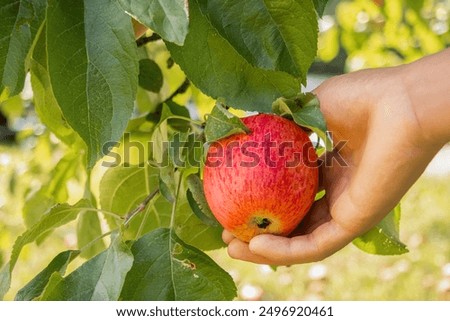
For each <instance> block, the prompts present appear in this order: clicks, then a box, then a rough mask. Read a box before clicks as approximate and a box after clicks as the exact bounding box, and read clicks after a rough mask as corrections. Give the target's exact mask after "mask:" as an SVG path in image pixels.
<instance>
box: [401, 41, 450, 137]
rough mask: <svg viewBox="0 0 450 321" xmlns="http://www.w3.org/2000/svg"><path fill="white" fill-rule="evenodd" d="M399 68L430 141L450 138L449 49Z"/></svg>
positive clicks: (425, 134)
mask: <svg viewBox="0 0 450 321" xmlns="http://www.w3.org/2000/svg"><path fill="white" fill-rule="evenodd" d="M401 68H403V75H404V77H403V81H404V83H405V85H406V88H407V91H408V93H409V97H410V99H411V103H412V105H413V108H414V110H415V113H416V116H417V120H418V122H419V124H420V126H421V128H422V130H423V131H424V133H423V134H424V136H425V137H426V138H427V140H428V141H429V142H430V143H431V144H438V145H443V144H445V143H446V142H448V141H450V49H446V50H443V51H441V52H440V53H437V54H434V55H431V56H428V57H425V58H422V59H420V60H418V61H416V62H414V63H411V64H409V65H405V66H403V67H401Z"/></svg>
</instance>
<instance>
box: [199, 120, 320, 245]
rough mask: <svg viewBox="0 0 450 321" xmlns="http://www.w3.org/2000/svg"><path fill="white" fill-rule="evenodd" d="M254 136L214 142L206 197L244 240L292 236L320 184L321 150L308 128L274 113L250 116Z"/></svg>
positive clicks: (205, 180)
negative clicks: (318, 149) (315, 143)
mask: <svg viewBox="0 0 450 321" xmlns="http://www.w3.org/2000/svg"><path fill="white" fill-rule="evenodd" d="M242 121H243V123H244V124H245V125H246V126H247V127H248V128H249V129H250V131H251V132H250V133H249V134H235V135H232V136H229V137H226V138H224V139H221V140H219V141H217V142H214V143H212V144H211V146H210V148H209V150H208V153H207V156H206V162H205V168H204V173H203V187H204V190H205V196H206V200H207V202H208V205H209V206H210V208H211V211H212V213H213V214H214V216H215V217H216V218H217V220H218V221H219V222H220V224H221V225H222V226H223V227H224V228H225V229H226V230H228V231H230V232H231V233H233V235H234V236H235V237H237V238H239V239H240V240H242V241H245V242H249V241H250V240H251V239H252V238H253V237H254V236H256V235H258V234H262V233H270V234H275V235H283V236H287V235H289V234H290V233H291V232H292V231H293V230H294V229H295V228H296V227H297V226H298V224H299V223H300V221H301V220H302V219H303V217H304V216H305V215H306V213H307V212H308V210H309V209H310V207H311V205H312V204H313V202H314V198H315V195H316V192H317V188H318V167H317V154H316V152H315V150H314V147H313V145H312V143H311V141H310V139H309V137H308V135H307V134H306V132H305V131H304V130H303V129H302V128H301V127H299V126H298V125H297V124H295V123H294V122H293V121H291V120H288V119H285V118H283V117H280V116H277V115H272V114H258V115H254V116H249V117H245V118H243V119H242Z"/></svg>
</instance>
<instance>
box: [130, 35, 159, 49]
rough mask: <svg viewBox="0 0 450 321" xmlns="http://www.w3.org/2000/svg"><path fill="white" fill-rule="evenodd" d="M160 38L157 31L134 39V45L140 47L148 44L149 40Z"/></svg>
mask: <svg viewBox="0 0 450 321" xmlns="http://www.w3.org/2000/svg"><path fill="white" fill-rule="evenodd" d="M160 39H161V36H160V35H158V34H157V33H153V34H152V35H151V36H149V37H140V38H139V39H138V40H136V45H137V46H138V47H142V46H144V45H146V44H148V43H149V42H153V41H157V40H160Z"/></svg>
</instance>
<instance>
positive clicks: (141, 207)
mask: <svg viewBox="0 0 450 321" xmlns="http://www.w3.org/2000/svg"><path fill="white" fill-rule="evenodd" d="M158 193H159V188H157V189H155V190H154V191H153V192H151V193H150V194H149V195H148V196H147V197H146V198H145V199H144V200H143V201H142V202H141V203H140V204H139V205H138V206H137V207H136V208H135V209H134V210H132V211H131V212H129V213H128V214H127V216H126V217H125V221H124V222H123V225H125V226H126V225H128V223H129V222H130V221H131V219H132V218H133V217H134V216H135V215H136V214H138V213H140V212H142V211H143V210H145V208H146V207H147V205H148V203H149V202H150V201H151V200H152V199H153V197H155V196H156V195H157V194H158Z"/></svg>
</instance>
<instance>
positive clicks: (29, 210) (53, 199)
mask: <svg viewBox="0 0 450 321" xmlns="http://www.w3.org/2000/svg"><path fill="white" fill-rule="evenodd" d="M79 156H80V155H79V154H78V153H74V152H70V151H69V152H68V153H67V154H66V155H64V156H63V157H62V158H61V159H60V160H59V162H58V163H57V164H56V166H55V168H54V169H53V170H52V171H51V172H50V174H49V175H48V181H46V182H45V181H44V182H43V186H42V187H41V188H40V189H39V190H38V191H36V192H35V193H33V194H32V195H30V196H29V197H28V198H27V200H26V202H25V204H24V206H23V210H22V213H23V218H24V221H25V225H26V226H27V227H28V228H29V227H31V226H33V225H34V224H35V223H36V222H37V221H38V220H39V219H40V218H41V217H42V215H44V213H45V212H46V211H47V210H48V209H49V208H50V207H52V206H53V205H55V204H56V203H64V202H66V201H67V199H68V197H69V195H68V190H67V182H68V180H69V179H71V178H73V177H74V176H75V174H76V172H77V170H78V167H79V163H80V157H79Z"/></svg>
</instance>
